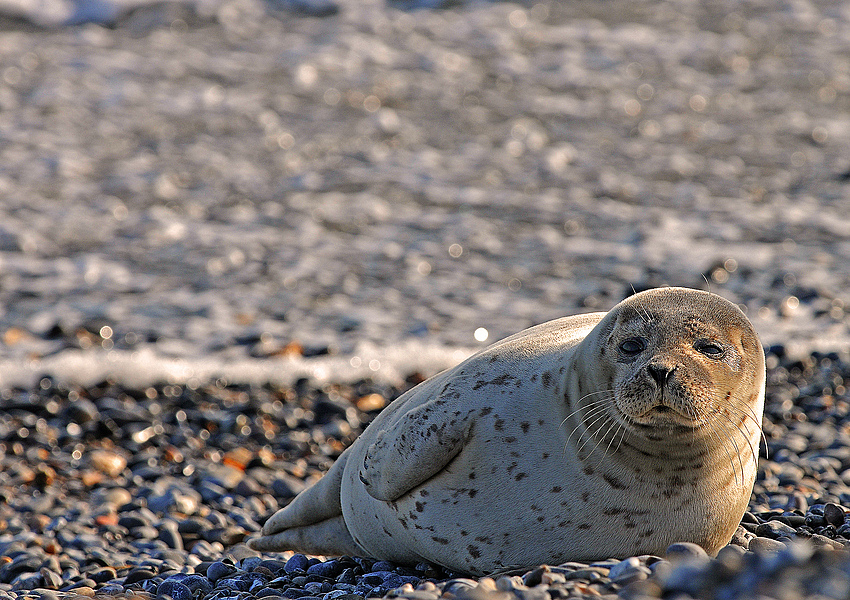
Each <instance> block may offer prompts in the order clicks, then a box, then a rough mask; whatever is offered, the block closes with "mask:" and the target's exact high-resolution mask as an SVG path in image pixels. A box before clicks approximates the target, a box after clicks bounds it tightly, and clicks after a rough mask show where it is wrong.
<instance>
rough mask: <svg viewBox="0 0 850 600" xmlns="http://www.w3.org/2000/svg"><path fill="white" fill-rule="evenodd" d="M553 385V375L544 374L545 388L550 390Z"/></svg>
mask: <svg viewBox="0 0 850 600" xmlns="http://www.w3.org/2000/svg"><path fill="white" fill-rule="evenodd" d="M550 385H552V374H551V373H550V372H549V371H546V372H545V373H543V387H545V388H548V387H549V386H550Z"/></svg>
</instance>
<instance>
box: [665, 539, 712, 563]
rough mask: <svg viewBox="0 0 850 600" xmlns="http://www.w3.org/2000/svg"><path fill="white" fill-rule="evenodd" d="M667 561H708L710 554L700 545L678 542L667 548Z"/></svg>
mask: <svg viewBox="0 0 850 600" xmlns="http://www.w3.org/2000/svg"><path fill="white" fill-rule="evenodd" d="M667 560H671V561H675V560H705V561H707V560H708V554H707V553H706V551H705V550H704V549H703V548H702V546H700V545H698V544H694V543H692V542H677V543H675V544H671V545H670V546H668V547H667Z"/></svg>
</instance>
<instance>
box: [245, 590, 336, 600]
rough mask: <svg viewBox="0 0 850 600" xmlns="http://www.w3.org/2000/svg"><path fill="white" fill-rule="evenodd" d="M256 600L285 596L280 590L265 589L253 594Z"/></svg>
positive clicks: (271, 599)
mask: <svg viewBox="0 0 850 600" xmlns="http://www.w3.org/2000/svg"><path fill="white" fill-rule="evenodd" d="M254 595H255V596H256V597H257V598H269V599H270V600H273V599H274V598H285V596H284V595H283V594H282V593H281V591H280V590H276V589H274V588H265V589H262V590H259V591H258V592H257V593H256V594H254ZM328 599H329V596H325V600H328Z"/></svg>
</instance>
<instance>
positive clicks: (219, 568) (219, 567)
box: [206, 561, 237, 582]
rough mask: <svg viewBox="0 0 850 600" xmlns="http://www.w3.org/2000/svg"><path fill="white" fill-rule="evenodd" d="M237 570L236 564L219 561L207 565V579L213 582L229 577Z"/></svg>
mask: <svg viewBox="0 0 850 600" xmlns="http://www.w3.org/2000/svg"><path fill="white" fill-rule="evenodd" d="M236 572H237V569H236V567H235V566H233V565H230V564H227V563H225V562H221V561H217V562H214V563H212V564H211V565H210V566H209V567H207V572H206V575H207V579H209V580H210V581H212V582H216V581H218V580H219V579H222V578H224V577H228V576H230V575H233V574H234V573H236Z"/></svg>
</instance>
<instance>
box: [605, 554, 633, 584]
mask: <svg viewBox="0 0 850 600" xmlns="http://www.w3.org/2000/svg"><path fill="white" fill-rule="evenodd" d="M639 566H640V559H639V558H637V557H636V556H630V557H629V558H626V559H624V560H621V561H620V562H618V563H616V564H615V565H613V566H612V567H611V569H610V570H609V571H608V577H610V578H611V579H612V580H613V579H616V578H618V577H620V576H621V575H623V574H624V573H627V572H629V571H632V570H633V569H635V568H637V567H639Z"/></svg>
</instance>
